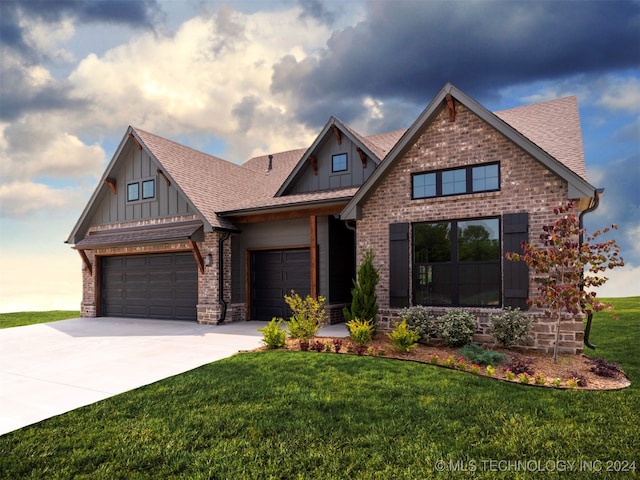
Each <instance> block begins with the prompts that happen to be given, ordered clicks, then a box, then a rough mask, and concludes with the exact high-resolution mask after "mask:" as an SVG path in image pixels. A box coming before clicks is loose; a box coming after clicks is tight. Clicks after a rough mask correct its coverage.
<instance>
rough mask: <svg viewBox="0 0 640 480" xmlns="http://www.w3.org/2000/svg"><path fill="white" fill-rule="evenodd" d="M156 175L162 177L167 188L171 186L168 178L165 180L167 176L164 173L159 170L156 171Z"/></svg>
mask: <svg viewBox="0 0 640 480" xmlns="http://www.w3.org/2000/svg"><path fill="white" fill-rule="evenodd" d="M156 173H158V174H159V175H161V176H162V178H164V181H165V183H166V184H167V187H170V186H171V180H169V178H167V176H166V175H165V174H164V172H163V171H162V170H160V169H158V170H156Z"/></svg>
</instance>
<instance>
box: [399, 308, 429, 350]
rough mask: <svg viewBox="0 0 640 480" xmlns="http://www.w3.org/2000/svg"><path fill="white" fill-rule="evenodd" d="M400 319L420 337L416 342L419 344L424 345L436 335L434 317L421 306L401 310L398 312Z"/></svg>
mask: <svg viewBox="0 0 640 480" xmlns="http://www.w3.org/2000/svg"><path fill="white" fill-rule="evenodd" d="M400 317H401V318H403V319H405V320H406V321H407V325H408V326H409V328H410V329H411V330H413V331H414V332H417V333H418V335H419V337H420V338H419V340H418V341H419V342H421V343H426V342H427V341H428V340H429V339H430V338H433V337H435V336H436V335H437V334H438V328H437V326H436V323H435V320H436V319H435V316H433V315H431V314H430V313H429V311H428V310H427V308H426V307H423V306H422V305H416V306H415V307H409V308H403V309H402V310H400Z"/></svg>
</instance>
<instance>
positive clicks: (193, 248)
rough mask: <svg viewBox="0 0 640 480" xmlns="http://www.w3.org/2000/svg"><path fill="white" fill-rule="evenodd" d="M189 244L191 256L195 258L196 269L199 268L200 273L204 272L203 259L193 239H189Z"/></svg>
mask: <svg viewBox="0 0 640 480" xmlns="http://www.w3.org/2000/svg"><path fill="white" fill-rule="evenodd" d="M189 243H190V244H191V251H192V252H193V258H195V259H196V263H197V264H198V270H200V273H201V274H204V259H203V258H202V255H201V254H200V249H199V248H198V244H197V243H196V242H194V241H193V240H189Z"/></svg>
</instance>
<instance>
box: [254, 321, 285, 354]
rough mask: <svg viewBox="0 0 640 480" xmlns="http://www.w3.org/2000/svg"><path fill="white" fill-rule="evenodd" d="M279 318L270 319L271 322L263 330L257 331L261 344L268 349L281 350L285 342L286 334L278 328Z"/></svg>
mask: <svg viewBox="0 0 640 480" xmlns="http://www.w3.org/2000/svg"><path fill="white" fill-rule="evenodd" d="M282 321H283V320H282V319H281V318H275V317H274V318H272V319H271V321H270V322H269V323H268V324H267V325H266V326H265V327H263V328H258V331H259V332H260V333H262V343H264V344H265V345H266V347H267V348H268V349H274V348H281V347H283V346H284V344H285V342H286V339H287V337H286V334H285V332H284V330H283V329H282V328H281V327H280V324H281V323H282Z"/></svg>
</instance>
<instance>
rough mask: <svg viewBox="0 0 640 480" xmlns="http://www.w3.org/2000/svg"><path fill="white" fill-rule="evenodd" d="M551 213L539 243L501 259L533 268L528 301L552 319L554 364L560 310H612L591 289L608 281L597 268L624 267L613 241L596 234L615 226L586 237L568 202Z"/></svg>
mask: <svg viewBox="0 0 640 480" xmlns="http://www.w3.org/2000/svg"><path fill="white" fill-rule="evenodd" d="M553 213H554V214H555V215H556V216H557V217H558V218H557V220H555V221H554V222H553V223H552V224H551V225H545V226H544V227H542V233H541V234H540V244H539V245H534V244H531V243H526V242H522V252H523V253H521V254H520V253H514V252H509V253H506V257H507V259H509V260H513V261H523V262H524V263H526V264H527V266H528V267H529V268H530V269H532V270H533V272H534V275H535V276H534V278H535V281H536V282H537V283H538V292H537V295H536V297H535V298H533V299H532V300H529V303H530V304H532V305H535V306H537V307H539V308H543V309H544V313H545V315H546V316H547V317H550V318H555V320H556V340H555V345H554V349H553V361H554V362H557V361H558V344H559V340H560V321H561V319H562V314H563V312H566V313H569V314H571V315H578V314H580V313H582V314H589V313H593V312H599V311H601V310H604V309H611V308H612V306H611V305H610V304H605V303H602V302H601V301H600V300H598V299H597V298H596V292H595V291H593V290H591V289H593V288H597V287H599V286H601V285H603V284H604V283H605V282H606V281H607V280H608V278H607V277H605V276H603V275H602V272H604V271H606V270H609V269H613V268H616V267H621V266H623V265H624V260H623V258H622V257H621V256H620V247H619V246H618V245H617V243H616V241H615V240H608V241H598V238H599V237H600V236H601V235H604V234H606V233H608V232H610V231H611V230H617V228H618V227H617V226H616V225H611V226H609V227H607V228H605V229H603V230H598V231H597V232H595V233H594V234H593V235H589V234H587V232H586V231H585V230H584V229H583V228H580V220H579V218H578V216H577V215H576V214H575V213H574V205H573V203H572V202H569V203H568V204H567V205H566V206H563V207H558V208H554V210H553Z"/></svg>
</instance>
